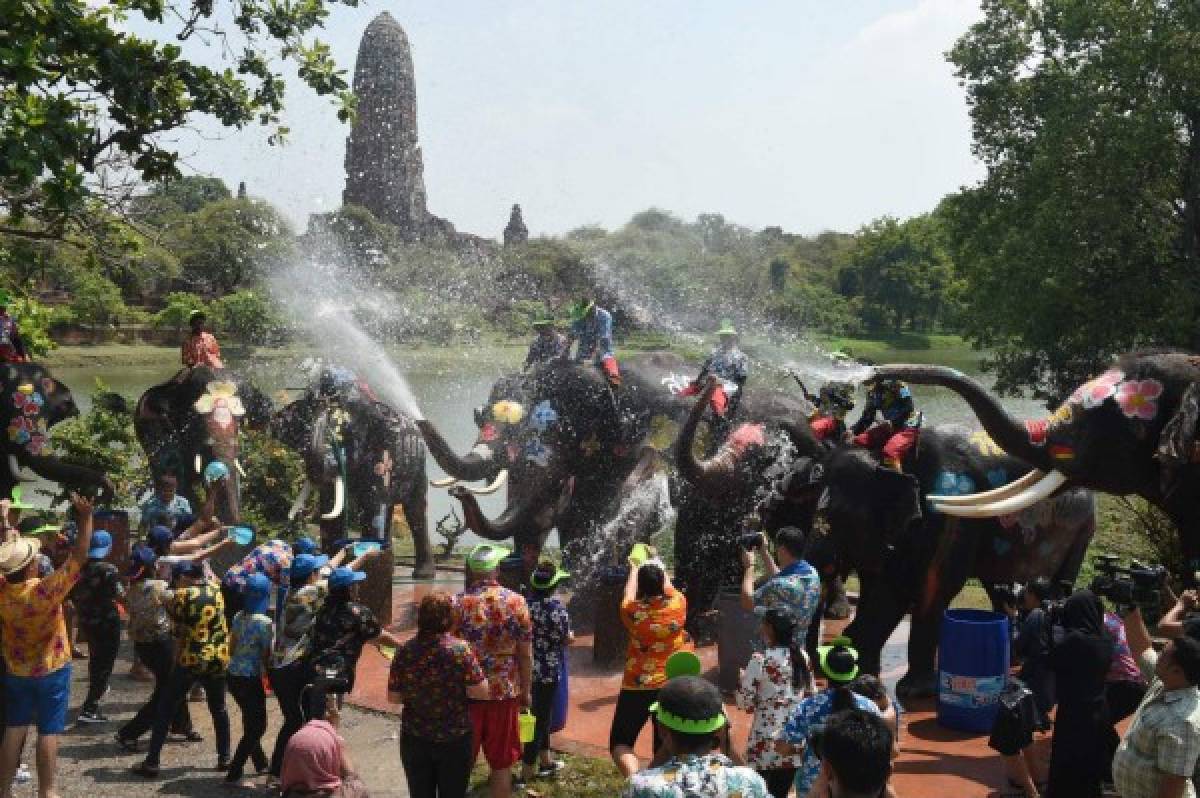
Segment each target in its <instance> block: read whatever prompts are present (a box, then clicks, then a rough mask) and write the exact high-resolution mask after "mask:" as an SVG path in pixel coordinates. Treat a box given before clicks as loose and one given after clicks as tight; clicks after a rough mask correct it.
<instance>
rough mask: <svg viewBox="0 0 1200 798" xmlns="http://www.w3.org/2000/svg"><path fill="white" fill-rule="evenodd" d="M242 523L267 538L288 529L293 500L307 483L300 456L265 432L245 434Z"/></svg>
mask: <svg viewBox="0 0 1200 798" xmlns="http://www.w3.org/2000/svg"><path fill="white" fill-rule="evenodd" d="M240 459H241V463H242V468H244V469H245V471H246V477H245V479H243V480H242V498H241V506H242V520H243V521H244V522H246V523H248V524H250V525H252V526H254V527H255V528H256V530H257V531H258V532H259V533H260V535H261V534H264V533H265V534H266V535H267V536H268V537H278V536H279V533H280V532H281V531H282V530H283V529H284V528H285V527H286V526H287V522H288V520H287V514H288V510H289V509H291V506H292V500H293V499H294V498H295V496H296V494H297V493H298V492H299V490H300V486H301V484H302V483H303V481H304V464H303V462H302V461H301V459H300V456H299V455H298V454H296V453H295V452H293V451H292V450H290V449H288V448H287V447H286V446H284V445H283V444H281V443H280V442H279V441H277V440H275V439H274V438H272V437H271V436H270V435H268V434H267V433H266V432H260V431H255V430H243V432H242V446H241V458H240Z"/></svg>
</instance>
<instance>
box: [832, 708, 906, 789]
mask: <svg viewBox="0 0 1200 798" xmlns="http://www.w3.org/2000/svg"><path fill="white" fill-rule="evenodd" d="M893 745H894V743H893V740H892V734H891V730H890V729H889V728H888V726H887V723H886V722H885V721H884V720H883V719H882V718H880V717H878V716H876V715H874V714H872V713H870V712H862V711H860V710H854V709H848V710H844V711H842V712H838V713H836V714H834V715H831V716H830V718H829V722H828V723H826V724H825V733H824V735H822V737H821V744H820V748H821V750H820V755H821V775H822V778H823V779H824V781H825V783H826V784H828V785H829V789H828V793H827V795H828V798H879V797H880V796H882V795H886V794H890V792H891V786H890V785H889V783H888V780H889V779H890V778H891V775H892V748H893ZM825 796H826V793H822V798H825Z"/></svg>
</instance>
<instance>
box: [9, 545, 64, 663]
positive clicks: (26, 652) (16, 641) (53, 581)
mask: <svg viewBox="0 0 1200 798" xmlns="http://www.w3.org/2000/svg"><path fill="white" fill-rule="evenodd" d="M79 568H80V567H79V563H78V562H76V561H75V560H67V561H66V562H65V563H63V566H62V567H61V568H59V569H58V570H57V571H55V572H54V573H52V574H50V576H47V577H46V578H45V579H28V580H26V581H24V582H20V583H17V584H5V585H4V586H3V587H0V630H3V631H2V633H0V639H2V640H3V643H2V644H3V646H4V662H5V664H6V665H7V666H8V672H9V673H10V674H12V675H13V676H45V675H46V674H48V673H52V672H53V671H56V670H58V669H59V668H61V667H62V666H64V665H66V664H67V663H69V662H70V661H71V646H70V645H69V644H68V643H67V624H66V621H65V620H64V619H63V609H62V604H63V602H64V601H66V599H67V595H68V594H69V593H70V592H71V588H73V587H74V586H75V583H76V582H77V581H79Z"/></svg>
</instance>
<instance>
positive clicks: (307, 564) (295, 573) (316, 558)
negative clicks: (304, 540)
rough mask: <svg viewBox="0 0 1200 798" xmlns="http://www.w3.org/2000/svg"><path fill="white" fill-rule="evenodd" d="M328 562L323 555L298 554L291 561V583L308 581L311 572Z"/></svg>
mask: <svg viewBox="0 0 1200 798" xmlns="http://www.w3.org/2000/svg"><path fill="white" fill-rule="evenodd" d="M328 562H329V558H328V557H326V556H325V555H324V554H300V555H297V556H296V557H295V558H294V559H293V560H292V568H291V573H290V576H291V578H292V581H293V582H295V581H299V580H301V579H308V577H309V575H311V574H312V572H313V571H315V570H317V569H318V568H320V567H321V566H323V565H325V564H326V563H328Z"/></svg>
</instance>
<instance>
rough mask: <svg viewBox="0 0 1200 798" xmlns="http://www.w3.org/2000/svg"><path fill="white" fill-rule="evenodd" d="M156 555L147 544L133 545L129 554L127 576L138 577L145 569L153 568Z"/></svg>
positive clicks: (156, 560) (156, 558)
mask: <svg viewBox="0 0 1200 798" xmlns="http://www.w3.org/2000/svg"><path fill="white" fill-rule="evenodd" d="M156 562H158V555H157V554H155V553H154V549H152V548H150V547H149V546H134V547H133V551H132V552H130V554H129V577H130V578H131V579H139V578H141V577H142V575H143V574H145V573H146V572H147V571H150V570H152V569H153V568H154V564H155V563H156Z"/></svg>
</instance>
